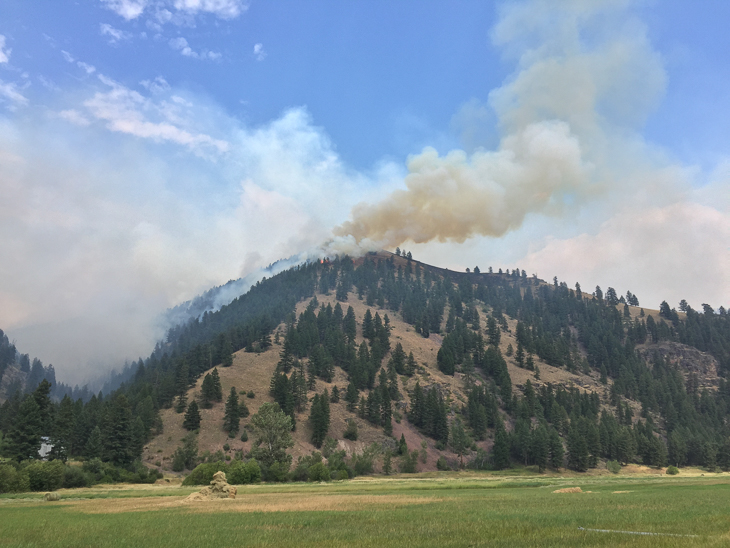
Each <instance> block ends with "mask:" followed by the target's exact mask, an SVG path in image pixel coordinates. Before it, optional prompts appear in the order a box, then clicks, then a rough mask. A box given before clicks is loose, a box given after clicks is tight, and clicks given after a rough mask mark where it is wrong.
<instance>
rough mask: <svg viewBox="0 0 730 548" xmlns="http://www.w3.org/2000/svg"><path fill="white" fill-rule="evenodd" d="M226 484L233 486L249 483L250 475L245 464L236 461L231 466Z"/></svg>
mask: <svg viewBox="0 0 730 548" xmlns="http://www.w3.org/2000/svg"><path fill="white" fill-rule="evenodd" d="M227 477H228V483H231V484H233V485H244V484H246V483H251V474H250V473H249V471H248V470H247V469H246V463H245V462H242V461H237V462H236V463H235V464H233V465H231V468H230V472H229V473H228V476H227Z"/></svg>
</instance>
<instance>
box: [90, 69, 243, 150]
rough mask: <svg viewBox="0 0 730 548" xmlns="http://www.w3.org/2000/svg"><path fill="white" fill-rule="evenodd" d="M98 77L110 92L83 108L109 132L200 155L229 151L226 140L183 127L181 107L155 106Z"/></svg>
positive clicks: (138, 94)
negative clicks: (161, 143)
mask: <svg viewBox="0 0 730 548" xmlns="http://www.w3.org/2000/svg"><path fill="white" fill-rule="evenodd" d="M99 78H100V80H101V81H102V82H103V83H104V84H106V85H107V86H108V87H109V88H111V89H110V90H109V91H105V92H97V93H95V94H94V96H93V97H92V98H91V99H88V100H86V101H85V102H84V106H85V107H86V108H87V110H88V111H89V113H90V114H91V116H93V117H94V118H96V119H97V120H103V121H105V122H106V127H107V128H108V129H110V130H112V131H117V132H121V133H127V134H129V135H134V136H136V137H141V138H144V139H151V140H153V141H156V142H165V141H168V142H172V143H176V144H179V145H183V146H186V147H188V148H189V149H191V150H193V151H195V152H197V153H199V154H207V153H209V152H213V153H215V154H220V153H223V152H226V151H227V150H228V149H229V144H228V143H227V142H226V141H225V140H222V139H215V138H213V137H211V136H210V135H207V134H205V133H201V132H198V131H195V129H194V128H190V127H182V124H186V123H187V121H186V118H185V116H184V114H185V113H184V112H181V110H180V108H179V106H178V107H173V106H172V105H171V104H170V103H168V102H165V101H163V102H160V103H155V102H153V101H152V100H151V99H149V98H146V97H144V96H142V95H141V94H140V93H138V92H136V91H134V90H131V89H129V88H126V87H124V86H122V85H121V84H119V83H117V82H115V81H113V80H111V79H109V78H106V77H105V76H101V75H100V76H99ZM150 117H152V118H153V119H151V118H150Z"/></svg>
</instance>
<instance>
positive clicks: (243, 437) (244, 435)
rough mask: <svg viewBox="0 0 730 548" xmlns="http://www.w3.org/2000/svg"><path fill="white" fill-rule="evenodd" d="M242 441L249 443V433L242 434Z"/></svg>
mask: <svg viewBox="0 0 730 548" xmlns="http://www.w3.org/2000/svg"><path fill="white" fill-rule="evenodd" d="M241 441H248V432H246V431H245V430H244V431H243V432H241Z"/></svg>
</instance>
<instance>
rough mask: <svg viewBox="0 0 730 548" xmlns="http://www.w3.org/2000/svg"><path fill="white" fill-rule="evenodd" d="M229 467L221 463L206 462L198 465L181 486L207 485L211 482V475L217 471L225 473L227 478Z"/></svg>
mask: <svg viewBox="0 0 730 548" xmlns="http://www.w3.org/2000/svg"><path fill="white" fill-rule="evenodd" d="M229 468H230V467H229V466H228V465H227V464H226V463H225V462H223V461H220V462H206V463H203V464H199V465H198V466H196V467H195V470H193V471H192V472H190V474H188V476H187V477H186V478H185V480H184V481H183V483H182V484H183V485H208V484H210V482H211V481H213V474H215V473H216V472H218V471H221V472H225V474H226V477H227V476H228V471H229Z"/></svg>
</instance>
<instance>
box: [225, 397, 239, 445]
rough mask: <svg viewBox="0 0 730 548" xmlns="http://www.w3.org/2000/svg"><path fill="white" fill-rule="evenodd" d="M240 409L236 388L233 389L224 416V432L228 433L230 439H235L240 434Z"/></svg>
mask: <svg viewBox="0 0 730 548" xmlns="http://www.w3.org/2000/svg"><path fill="white" fill-rule="evenodd" d="M239 413H240V409H239V407H238V394H237V393H236V387H235V386H232V387H231V393H230V394H229V395H228V399H227V400H226V412H225V415H224V416H223V430H225V431H226V432H228V435H229V436H230V437H233V436H235V435H236V433H238V427H239V424H240V421H241V417H240V414H239Z"/></svg>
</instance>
